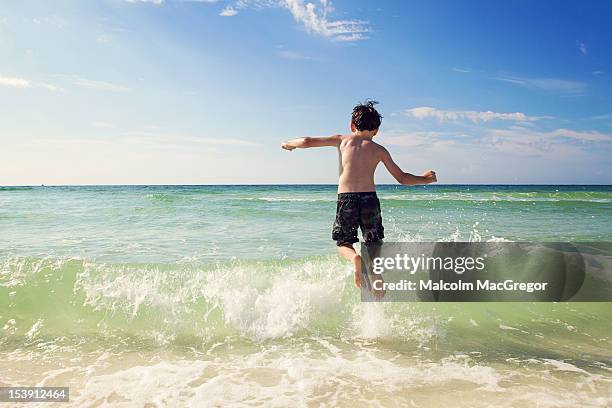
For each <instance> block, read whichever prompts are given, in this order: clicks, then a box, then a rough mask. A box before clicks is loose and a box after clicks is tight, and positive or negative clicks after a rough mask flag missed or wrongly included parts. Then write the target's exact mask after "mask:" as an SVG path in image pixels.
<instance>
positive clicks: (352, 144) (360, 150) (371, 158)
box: [338, 134, 383, 193]
mask: <svg viewBox="0 0 612 408" xmlns="http://www.w3.org/2000/svg"><path fill="white" fill-rule="evenodd" d="M382 154H383V147H382V146H380V145H379V144H378V143H376V142H374V141H373V140H372V139H371V138H369V137H363V136H356V135H352V134H351V135H346V136H341V140H340V144H339V145H338V173H339V180H338V193H356V192H368V191H376V186H375V184H374V172H375V171H376V166H378V163H379V162H380V160H381V157H382Z"/></svg>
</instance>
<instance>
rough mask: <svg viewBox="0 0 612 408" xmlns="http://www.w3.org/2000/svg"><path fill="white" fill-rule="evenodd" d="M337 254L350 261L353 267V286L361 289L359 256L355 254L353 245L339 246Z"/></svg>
mask: <svg viewBox="0 0 612 408" xmlns="http://www.w3.org/2000/svg"><path fill="white" fill-rule="evenodd" d="M338 253H339V254H340V256H341V257H343V258H344V259H346V260H348V261H351V262H352V263H353V266H354V267H355V286H357V288H358V289H359V288H361V256H360V255H359V254H357V252H356V251H355V248H353V245H350V246H349V245H339V246H338Z"/></svg>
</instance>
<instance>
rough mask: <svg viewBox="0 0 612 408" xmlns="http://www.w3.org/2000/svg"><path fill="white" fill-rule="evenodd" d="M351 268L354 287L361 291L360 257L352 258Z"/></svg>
mask: <svg viewBox="0 0 612 408" xmlns="http://www.w3.org/2000/svg"><path fill="white" fill-rule="evenodd" d="M353 266H354V267H355V286H357V289H361V256H360V255H355V257H354V258H353Z"/></svg>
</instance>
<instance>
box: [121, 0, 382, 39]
mask: <svg viewBox="0 0 612 408" xmlns="http://www.w3.org/2000/svg"><path fill="white" fill-rule="evenodd" d="M126 1H128V2H130V3H152V4H156V5H160V4H163V3H166V2H202V3H216V2H217V0H126ZM277 7H281V8H284V9H287V10H288V11H289V12H290V13H291V15H292V16H293V19H294V20H295V21H297V22H298V23H300V24H301V25H302V26H303V27H304V28H305V29H306V31H308V32H309V33H312V34H315V35H319V36H322V37H326V38H329V39H332V40H334V41H344V42H355V41H360V40H365V39H367V38H368V36H367V33H370V32H372V28H371V27H370V23H369V22H367V21H364V20H357V19H347V20H333V19H331V18H330V17H329V16H330V15H331V14H332V13H333V12H334V11H335V10H334V7H333V5H332V2H331V1H330V0H318V2H310V1H305V0H235V1H234V2H233V3H231V4H228V5H226V6H225V7H224V8H223V9H222V10H221V12H219V15H220V16H222V17H233V16H236V15H237V14H238V13H239V11H240V10H243V9H249V8H251V9H264V8H277Z"/></svg>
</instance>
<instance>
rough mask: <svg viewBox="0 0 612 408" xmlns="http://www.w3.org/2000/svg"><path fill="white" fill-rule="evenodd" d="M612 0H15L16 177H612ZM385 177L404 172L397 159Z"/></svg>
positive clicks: (29, 180) (160, 180)
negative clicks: (364, 136) (357, 162)
mask: <svg viewBox="0 0 612 408" xmlns="http://www.w3.org/2000/svg"><path fill="white" fill-rule="evenodd" d="M610 15H612V2H610V1H596V0H593V1H589V2H580V1H561V0H555V1H537V2H536V1H522V0H516V1H511V2H510V1H470V0H465V1H461V2H457V1H451V0H448V1H436V0H432V1H426V2H423V1H386V0H377V1H364V0H356V1H349V0H336V1H334V2H331V1H323V0H311V2H307V1H302V0H237V1H236V0H230V1H223V0H217V1H215V0H199V1H188V0H131V1H130V0H100V1H94V0H73V1H69V0H55V1H53V2H50V1H44V0H40V1H30V0H21V1H16V2H15V1H2V0H0V107H1V109H0V185H40V184H45V185H53V184H266V183H270V184H273V183H296V184H298V183H299V184H301V183H306V184H310V183H313V184H314V183H335V182H336V181H337V154H336V152H335V151H334V149H333V148H319V149H307V150H295V151H293V152H287V151H283V150H281V149H280V143H281V142H282V141H283V140H287V139H291V138H296V137H302V136H327V135H333V134H341V133H348V132H349V121H350V113H351V111H352V108H353V106H354V105H355V104H356V103H357V102H359V101H363V100H365V99H366V98H371V99H375V100H377V101H379V102H380V104H379V105H378V109H379V111H380V112H381V114H382V115H383V116H384V118H383V123H382V126H381V129H380V132H379V135H378V136H376V138H375V140H377V141H378V142H379V143H381V144H383V145H385V146H386V147H387V148H388V150H389V151H390V152H391V154H392V155H393V157H394V159H395V160H396V162H397V163H398V164H399V165H400V166H401V167H402V169H403V170H404V171H407V172H410V173H413V174H421V173H422V172H424V171H426V170H428V169H433V170H436V171H437V173H438V179H439V182H440V183H461V184H463V183H487V184H612V103H611V102H612V25H610V24H609V16H610ZM376 180H377V182H379V183H390V182H393V180H392V178H391V177H390V176H389V175H388V174H387V173H386V172H385V170H384V167H382V166H381V167H379V169H378V170H377V174H376Z"/></svg>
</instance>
